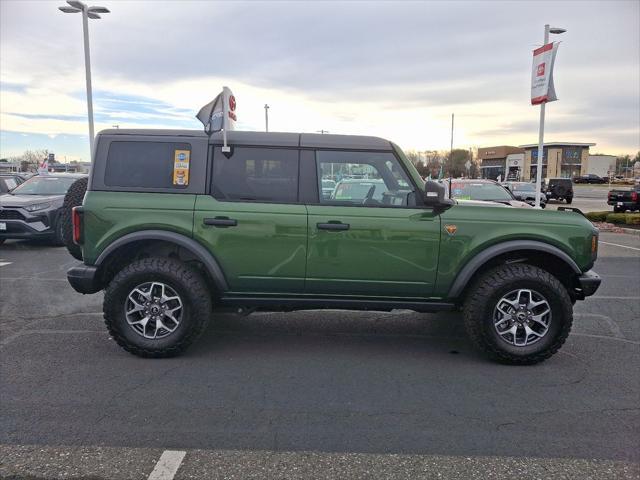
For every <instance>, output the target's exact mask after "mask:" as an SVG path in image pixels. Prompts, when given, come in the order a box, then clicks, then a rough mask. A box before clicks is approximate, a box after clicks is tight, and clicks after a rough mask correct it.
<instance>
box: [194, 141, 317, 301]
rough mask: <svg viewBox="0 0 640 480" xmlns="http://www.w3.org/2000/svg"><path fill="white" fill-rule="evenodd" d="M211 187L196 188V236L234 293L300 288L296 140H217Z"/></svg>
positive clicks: (301, 215) (302, 231) (302, 247)
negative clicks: (264, 143) (252, 143)
mask: <svg viewBox="0 0 640 480" xmlns="http://www.w3.org/2000/svg"><path fill="white" fill-rule="evenodd" d="M210 170H211V172H210V181H209V192H208V194H207V195H201V196H198V198H197V200H196V206H195V212H194V238H195V239H196V240H198V241H200V242H201V243H202V244H204V245H206V246H207V247H208V248H209V249H210V251H211V253H212V254H213V255H214V257H215V258H216V259H217V261H218V263H219V264H220V266H221V267H222V270H223V272H224V274H225V276H226V279H227V283H228V284H229V288H230V290H231V292H234V293H276V292H277V293H302V292H303V290H304V276H305V262H306V256H307V210H306V207H305V206H304V205H303V204H301V203H299V201H298V176H299V151H298V149H297V148H267V147H249V146H235V147H234V148H233V151H232V155H230V156H227V155H226V154H223V153H222V151H221V149H220V147H214V148H213V163H212V168H211V169H210Z"/></svg>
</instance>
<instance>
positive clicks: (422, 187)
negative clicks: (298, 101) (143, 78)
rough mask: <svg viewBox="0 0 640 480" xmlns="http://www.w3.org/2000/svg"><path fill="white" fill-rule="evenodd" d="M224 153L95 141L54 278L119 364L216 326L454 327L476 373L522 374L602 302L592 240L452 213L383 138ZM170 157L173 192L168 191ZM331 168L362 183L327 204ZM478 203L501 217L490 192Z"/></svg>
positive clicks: (126, 135)
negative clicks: (337, 314) (95, 324)
mask: <svg viewBox="0 0 640 480" xmlns="http://www.w3.org/2000/svg"><path fill="white" fill-rule="evenodd" d="M227 138H228V142H229V144H230V145H231V146H232V149H231V154H230V155H229V153H223V152H222V148H221V147H222V143H223V139H222V135H221V134H220V133H214V134H211V135H206V134H204V133H202V132H195V131H175V130H167V131H164V130H150V131H148V130H125V129H119V130H116V129H114V130H107V131H104V132H101V133H99V134H98V135H97V137H96V140H95V142H96V143H95V145H96V148H95V152H96V156H95V159H94V165H95V167H94V168H93V169H92V172H91V181H90V182H89V189H88V190H87V192H86V195H85V196H84V202H83V204H82V205H81V206H78V207H75V208H74V209H73V215H72V216H73V227H74V228H73V232H74V237H75V241H76V242H77V243H78V244H79V245H81V248H82V258H83V263H82V264H79V265H77V266H75V267H73V268H71V269H70V270H69V271H68V272H67V278H68V280H69V283H70V284H71V285H72V287H73V288H74V289H76V290H77V291H78V292H80V293H85V294H90V293H95V292H98V291H100V290H105V294H104V299H103V302H104V306H103V308H104V318H105V324H106V327H107V329H108V331H109V333H110V336H111V337H112V338H113V340H114V341H115V343H117V344H118V345H120V346H121V347H122V348H124V349H125V350H127V351H129V352H131V353H133V354H136V355H140V356H143V357H168V356H174V355H177V354H180V353H181V352H184V351H185V350H186V349H187V347H188V346H189V345H190V344H192V343H193V342H194V341H195V340H196V339H197V338H198V337H199V336H200V334H201V333H202V332H203V331H204V330H205V328H206V327H207V324H208V322H209V320H210V319H211V317H212V316H215V315H217V313H218V312H219V311H221V310H223V309H233V310H235V311H238V310H239V311H247V312H251V311H252V310H254V309H261V310H270V311H290V310H304V309H318V308H328V309H336V308H338V309H351V310H392V309H398V308H404V309H412V310H415V311H420V312H434V311H443V310H455V309H462V311H463V315H464V318H465V320H464V321H465V326H466V329H467V332H468V334H469V336H470V338H471V339H472V340H473V341H474V342H475V344H476V345H477V346H478V347H479V348H480V349H481V350H483V351H484V352H486V354H487V355H488V356H490V357H491V358H494V359H497V360H499V361H501V362H506V363H513V364H521V365H522V364H532V363H537V362H540V361H542V360H544V359H546V358H548V357H550V356H551V355H553V354H554V353H555V352H557V351H558V349H559V348H560V347H561V346H562V344H563V343H564V342H565V339H566V338H567V336H568V334H569V331H570V330H571V323H572V308H573V303H574V302H575V301H577V300H581V299H584V298H585V297H586V296H589V295H592V294H593V293H594V292H595V291H596V290H597V288H598V286H599V284H600V279H599V277H598V276H597V275H596V274H595V273H593V272H592V271H591V268H592V267H593V264H594V262H595V260H596V257H597V246H598V230H597V229H596V228H595V227H594V226H593V225H592V224H591V222H589V221H588V220H587V219H586V218H585V217H584V216H582V215H580V214H579V213H576V212H574V211H546V212H543V211H539V210H535V209H532V208H526V209H514V208H509V207H506V206H504V207H503V206H499V207H497V208H496V207H482V206H475V205H474V206H467V205H463V204H461V203H458V202H457V201H456V200H452V199H449V198H446V197H445V190H444V188H443V187H442V186H441V185H440V184H438V183H436V182H432V181H429V182H426V183H425V182H423V181H422V179H421V178H420V176H419V174H418V172H417V170H416V169H415V167H414V166H413V165H412V163H411V162H410V161H409V160H408V159H407V157H406V156H405V155H404V153H403V152H402V150H400V148H398V147H397V146H396V145H395V144H393V143H391V142H389V141H388V140H385V139H382V138H377V137H362V136H351V135H321V134H304V133H303V134H297V133H265V132H241V131H230V132H227ZM185 150H187V151H189V152H190V162H189V168H190V174H189V177H188V178H189V181H188V182H187V183H186V184H185V183H184V182H182V183H175V181H174V175H173V170H174V162H173V159H174V158H175V156H176V152H184V151H185ZM330 164H334V165H335V164H342V165H345V166H346V165H349V166H350V167H352V168H354V169H358V170H366V171H370V172H374V174H375V177H376V178H375V180H371V179H365V178H361V179H354V180H357V183H356V182H355V181H354V180H349V181H345V182H344V183H342V184H341V185H337V186H336V193H335V195H333V196H332V197H333V198H331V199H328V200H327V199H325V198H324V196H323V195H322V190H321V187H322V183H321V182H322V178H321V177H320V176H319V175H318V172H321V171H324V170H326V169H327V166H328V165H330ZM369 176H370V177H371V176H373V175H369ZM350 182H354V183H350ZM473 182H476V183H477V181H473ZM479 183H482V182H479ZM462 184H463V182H460V185H461V186H463V185H462ZM453 185H454V186H455V187H456V188H458V182H457V181H455V182H454V183H453ZM341 187H343V188H341ZM480 188H486V191H489V190H492V191H493V190H498V191H500V192H502V193H501V196H502V200H504V201H508V200H509V199H510V194H509V192H508V191H506V190H505V189H504V188H503V187H500V186H499V185H497V184H495V183H494V184H492V185H489V186H484V187H480ZM356 192H357V194H356ZM362 192H364V193H362ZM490 197H491V198H494V196H493V195H492V196H490ZM514 201H515V200H514ZM495 205H501V204H495ZM125 212H126V214H124V213H125ZM328 315H331V313H328Z"/></svg>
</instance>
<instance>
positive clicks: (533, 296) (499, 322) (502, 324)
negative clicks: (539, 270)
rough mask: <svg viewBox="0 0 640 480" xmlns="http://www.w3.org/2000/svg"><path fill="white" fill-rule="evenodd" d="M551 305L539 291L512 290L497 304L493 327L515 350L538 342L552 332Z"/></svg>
mask: <svg viewBox="0 0 640 480" xmlns="http://www.w3.org/2000/svg"><path fill="white" fill-rule="evenodd" d="M550 325H551V306H550V305H549V302H548V301H547V299H546V298H545V297H544V296H542V295H541V294H540V293H539V292H536V291H535V290H531V289H524V288H521V289H518V290H512V291H510V292H509V293H507V294H506V295H504V296H503V297H502V298H500V300H498V302H497V303H496V307H495V309H494V312H493V326H494V328H495V331H496V332H497V333H498V335H499V336H500V338H501V339H502V340H504V341H505V342H507V343H509V344H510V345H514V346H516V347H527V346H529V345H532V344H534V343H536V342H538V341H539V340H540V339H541V338H543V337H544V336H545V335H546V334H547V332H548V331H549V326H550Z"/></svg>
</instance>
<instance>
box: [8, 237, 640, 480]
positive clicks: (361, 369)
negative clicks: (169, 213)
mask: <svg viewBox="0 0 640 480" xmlns="http://www.w3.org/2000/svg"><path fill="white" fill-rule="evenodd" d="M74 263H75V260H74V259H72V258H71V257H70V256H69V255H68V254H67V253H66V250H65V249H64V248H59V247H57V248H56V247H50V246H47V245H42V244H32V243H28V242H14V241H8V242H7V243H5V244H4V245H2V246H0V299H1V302H0V373H1V376H0V385H1V388H0V406H1V408H0V478H122V479H137V478H141V479H146V478H171V477H169V476H164V477H163V476H162V475H163V474H166V475H169V474H171V473H172V472H174V471H177V473H175V478H176V479H183V478H242V479H244V478H300V479H302V478H305V479H306V478H362V477H367V478H489V477H491V476H494V477H518V478H551V477H554V478H580V479H584V478H638V477H640V468H639V464H640V407H639V405H640V377H639V376H638V371H640V355H639V354H640V328H639V323H640V322H639V319H640V236H637V235H627V234H608V233H602V234H601V245H600V258H599V260H598V262H597V263H596V267H595V270H596V271H598V272H599V273H600V274H601V275H602V277H603V285H602V286H601V288H600V290H599V291H598V292H597V295H596V296H594V297H591V298H589V299H588V300H586V301H584V302H579V303H578V304H577V305H576V308H575V311H576V316H575V322H574V328H573V331H572V333H571V335H570V337H569V340H568V342H567V344H566V345H565V346H564V347H563V349H562V350H561V351H560V353H558V354H557V355H556V356H554V357H553V358H552V359H550V360H549V361H547V362H545V363H543V364H541V365H537V366H533V367H509V366H503V365H498V364H495V363H491V362H489V361H487V360H485V359H484V358H483V357H482V356H480V355H479V354H477V353H476V352H474V351H473V350H472V348H471V345H470V344H469V342H468V341H467V340H466V338H465V337H464V336H463V333H462V327H461V322H460V316H459V314H457V313H448V314H437V315H427V314H418V313H413V312H408V311H395V312H391V313H380V312H368V313H345V312H339V311H325V312H318V311H309V312H297V313H286V314H284V313H261V314H253V315H250V316H247V317H237V316H233V315H224V316H220V317H219V318H216V322H215V325H213V326H212V327H211V328H210V329H209V330H208V331H207V333H206V334H205V336H204V337H203V338H202V339H201V340H200V341H199V342H198V344H197V345H195V346H194V347H193V348H192V349H190V350H189V352H188V354H187V355H185V356H183V357H180V358H175V359H166V360H144V359H140V358H137V357H134V356H132V355H129V354H128V353H126V352H124V351H123V350H121V349H120V348H119V347H118V346H117V345H116V344H115V342H113V341H112V340H110V339H109V336H108V335H107V332H106V329H105V328H104V326H103V324H102V318H101V308H102V307H101V300H102V296H101V294H96V295H90V296H82V295H79V294H76V293H75V292H73V290H72V289H71V287H70V286H69V285H68V284H67V282H66V278H65V271H66V269H67V268H68V267H69V266H71V265H73V264H74ZM167 451H169V452H167ZM172 452H173V453H172ZM176 452H177V453H176ZM154 475H155V476H154Z"/></svg>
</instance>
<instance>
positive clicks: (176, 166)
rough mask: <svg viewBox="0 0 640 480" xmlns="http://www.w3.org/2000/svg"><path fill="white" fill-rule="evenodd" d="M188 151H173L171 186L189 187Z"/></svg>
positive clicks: (189, 153)
mask: <svg viewBox="0 0 640 480" xmlns="http://www.w3.org/2000/svg"><path fill="white" fill-rule="evenodd" d="M190 156H191V152H190V151H189V150H175V152H174V155H173V184H174V185H177V186H180V187H186V186H187V185H189V160H190Z"/></svg>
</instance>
